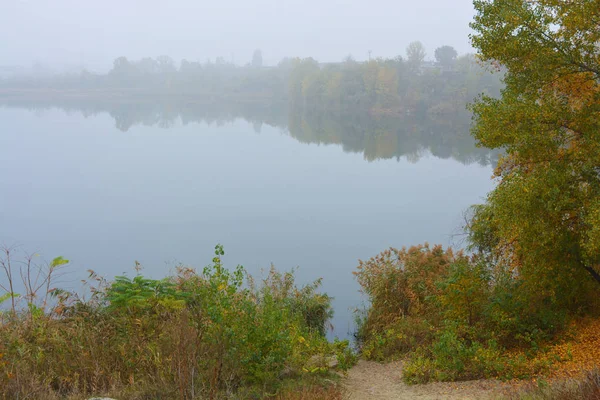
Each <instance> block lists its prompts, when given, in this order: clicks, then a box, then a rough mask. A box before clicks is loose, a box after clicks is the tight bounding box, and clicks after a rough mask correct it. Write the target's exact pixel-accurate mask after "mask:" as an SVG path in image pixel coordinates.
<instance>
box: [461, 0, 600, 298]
mask: <svg viewBox="0 0 600 400" xmlns="http://www.w3.org/2000/svg"><path fill="white" fill-rule="evenodd" d="M474 5H475V10H476V16H475V19H474V22H472V23H471V27H472V28H473V29H474V31H475V33H474V34H473V35H472V37H471V39H472V43H473V45H474V46H475V47H476V48H477V49H478V50H479V56H480V58H481V60H482V61H483V62H486V63H490V65H492V66H494V67H496V68H498V69H500V68H502V69H504V70H505V72H506V74H505V83H506V87H505V89H504V90H503V91H502V95H501V97H500V98H490V97H485V96H483V97H481V98H480V99H479V100H478V101H477V102H476V103H475V104H474V105H473V107H472V108H473V111H474V121H475V124H474V128H473V133H474V136H475V137H476V139H477V140H478V141H479V142H480V144H481V145H483V146H486V147H490V148H500V149H503V150H505V154H506V155H505V157H504V158H503V159H501V161H500V162H499V164H498V166H497V169H496V171H495V176H496V178H497V181H498V185H497V187H496V188H495V189H494V190H493V191H492V192H491V193H490V194H489V195H488V199H487V202H486V204H484V205H482V206H477V207H476V208H475V213H474V216H473V218H472V220H471V223H470V226H469V229H470V234H471V240H472V242H473V244H474V246H475V247H477V248H479V249H480V250H484V251H486V252H487V253H488V254H489V255H491V256H492V257H493V258H494V260H495V261H496V263H497V264H502V265H504V266H505V267H508V269H510V270H511V271H512V272H511V273H513V274H514V275H515V276H519V277H520V278H522V280H523V282H524V285H525V286H524V288H528V289H529V290H531V291H536V292H537V293H538V294H540V298H545V299H546V300H548V299H551V300H550V301H564V302H567V303H568V302H573V301H576V300H574V299H578V298H579V300H578V301H581V299H582V297H583V294H584V293H589V291H590V290H594V289H593V288H592V287H591V286H592V285H593V281H594V280H595V281H597V282H598V283H600V1H599V0H475V1H474ZM590 278H591V279H590Z"/></svg>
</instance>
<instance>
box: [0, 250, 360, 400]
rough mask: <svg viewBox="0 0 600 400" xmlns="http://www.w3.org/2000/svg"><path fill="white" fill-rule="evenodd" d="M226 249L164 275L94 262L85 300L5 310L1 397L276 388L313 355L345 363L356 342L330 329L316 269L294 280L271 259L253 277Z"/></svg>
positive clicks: (176, 394) (179, 394) (186, 395)
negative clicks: (121, 271) (329, 333)
mask: <svg viewBox="0 0 600 400" xmlns="http://www.w3.org/2000/svg"><path fill="white" fill-rule="evenodd" d="M223 254H224V252H223V249H222V247H221V246H217V248H216V251H215V257H214V259H213V262H212V264H211V265H209V266H208V267H206V268H205V269H204V271H203V272H202V273H196V272H195V271H194V270H192V269H189V268H179V269H178V271H177V275H175V276H174V277H170V278H167V279H162V280H153V279H148V278H145V277H143V276H141V275H138V276H136V277H134V278H127V277H117V278H116V279H115V281H114V282H105V281H104V280H102V279H101V278H98V277H96V276H95V275H94V274H92V275H91V277H92V279H93V280H94V281H95V282H97V284H96V285H94V286H93V287H92V293H93V294H92V296H91V298H90V299H88V300H85V301H84V300H82V299H80V298H78V297H77V296H76V295H75V294H72V295H70V296H65V297H63V298H62V300H60V301H58V302H57V304H55V305H53V307H52V309H51V310H50V312H47V313H44V312H42V313H33V312H32V311H31V310H32V309H31V308H30V309H23V310H21V311H19V310H17V311H15V312H9V313H7V314H4V315H3V317H2V321H1V324H0V355H1V357H0V398H7V399H8V398H10V399H12V398H25V397H27V396H29V397H32V396H33V397H36V398H42V397H43V396H48V398H51V397H52V396H57V397H66V396H68V395H80V396H86V395H91V394H102V393H110V392H112V393H121V395H123V396H126V397H127V398H165V399H171V398H172V399H184V400H185V399H194V398H198V397H202V398H204V397H208V398H218V397H220V396H222V395H224V394H227V393H229V394H233V393H236V392H240V393H242V392H246V393H251V392H256V393H258V392H265V391H266V392H269V393H272V394H276V393H277V392H278V388H279V387H280V384H281V379H282V377H289V378H293V377H294V376H302V375H303V374H305V373H304V372H303V369H304V367H305V365H306V364H307V363H308V361H309V360H310V359H311V357H313V356H315V355H322V356H333V355H336V356H337V357H338V360H339V365H338V368H340V369H346V368H349V367H350V366H351V365H352V363H353V362H355V358H354V355H353V354H352V352H351V350H350V347H349V344H348V342H335V343H329V342H328V341H327V340H326V339H325V336H324V335H323V333H324V332H325V326H326V324H327V321H328V318H329V316H330V315H331V306H330V298H329V297H327V296H326V295H323V294H320V293H318V287H319V282H318V281H317V282H315V283H313V284H311V285H308V286H305V287H297V285H296V284H295V282H294V278H293V274H292V273H289V274H280V273H278V272H277V271H275V270H272V271H271V272H270V274H269V276H268V277H267V279H265V280H264V281H263V282H262V283H261V285H254V284H253V283H252V284H250V285H248V286H244V282H245V279H246V273H245V271H244V270H243V268H242V267H237V268H236V269H235V270H233V271H230V270H228V269H226V268H225V267H224V266H223V264H222V260H221V258H222V256H223ZM320 371H321V372H323V371H327V368H321V369H320ZM309 374H310V373H309ZM253 388H255V389H253ZM324 390H325V389H324ZM327 390H329V389H327ZM327 390H325V392H327ZM307 398H308V397H307Z"/></svg>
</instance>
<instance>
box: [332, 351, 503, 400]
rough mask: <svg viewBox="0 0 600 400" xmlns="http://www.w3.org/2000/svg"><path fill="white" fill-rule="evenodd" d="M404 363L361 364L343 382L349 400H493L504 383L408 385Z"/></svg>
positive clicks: (501, 389) (365, 362) (472, 382)
mask: <svg viewBox="0 0 600 400" xmlns="http://www.w3.org/2000/svg"><path fill="white" fill-rule="evenodd" d="M401 372H402V363H401V362H393V363H389V364H379V363H376V362H371V361H363V360H361V361H359V362H358V364H357V365H356V366H355V367H354V368H352V369H351V370H350V371H349V372H348V376H347V378H346V379H345V381H344V387H345V389H346V391H345V399H347V400H404V399H407V400H408V399H421V400H434V399H435V400H437V399H440V400H458V399H493V398H495V397H496V396H498V395H500V394H502V391H503V389H505V388H506V385H505V384H502V383H501V382H497V381H489V380H485V381H484V380H482V381H471V382H458V383H430V384H427V385H414V386H409V385H406V384H404V383H403V382H402V379H401Z"/></svg>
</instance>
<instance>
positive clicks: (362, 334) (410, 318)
mask: <svg viewBox="0 0 600 400" xmlns="http://www.w3.org/2000/svg"><path fill="white" fill-rule="evenodd" d="M464 260H467V257H466V256H465V255H464V254H463V253H462V252H458V253H456V254H455V253H454V252H453V251H452V249H450V248H448V249H446V250H444V249H443V248H442V246H440V245H435V246H433V247H431V246H430V245H429V244H427V243H426V244H424V245H419V246H413V247H411V248H409V249H406V248H402V249H400V250H399V249H395V248H390V249H388V250H386V251H383V252H382V253H380V254H378V255H377V256H375V257H372V258H371V259H369V260H367V261H360V264H359V266H358V270H357V271H355V272H354V274H355V275H356V278H357V280H358V283H359V284H360V286H361V288H362V292H363V293H365V294H366V295H367V296H368V298H369V302H370V307H369V308H368V309H366V310H361V315H359V316H358V321H357V322H358V331H357V332H356V338H357V341H358V344H359V345H360V346H361V347H362V350H363V355H365V356H366V357H367V358H371V359H378V360H382V359H386V358H393V357H395V356H400V355H402V354H404V353H406V352H408V351H410V350H413V349H414V348H415V347H416V346H418V345H419V344H422V343H426V342H430V341H431V339H432V334H433V333H434V329H433V327H434V326H435V325H437V324H439V322H440V320H441V318H442V314H441V313H440V308H439V307H438V305H437V304H436V302H435V301H432V299H435V298H437V297H438V296H440V295H441V293H442V290H441V288H440V286H439V282H440V281H442V280H444V279H445V278H446V277H447V275H448V271H449V269H450V265H451V264H453V263H455V262H457V261H464Z"/></svg>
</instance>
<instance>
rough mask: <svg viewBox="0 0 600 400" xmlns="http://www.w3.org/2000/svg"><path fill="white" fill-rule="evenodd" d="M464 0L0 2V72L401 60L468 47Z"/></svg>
mask: <svg viewBox="0 0 600 400" xmlns="http://www.w3.org/2000/svg"><path fill="white" fill-rule="evenodd" d="M473 14H474V12H473V7H472V4H471V0H411V1H409V0H343V1H342V0H215V1H205V0H0V38H1V40H0V66H1V65H24V66H30V65H31V64H32V63H34V62H42V63H45V64H47V65H51V66H53V67H58V68H64V67H69V66H71V67H72V66H77V65H85V66H87V67H88V68H90V69H92V70H97V71H102V70H107V69H108V68H110V67H111V65H112V60H113V59H114V58H116V57H118V56H121V55H124V56H127V57H128V58H130V59H138V58H141V57H145V56H151V57H155V56H158V55H162V54H166V55H170V56H171V57H173V58H174V59H175V60H176V61H177V63H178V62H179V61H180V60H181V59H183V58H185V59H187V60H190V61H205V60H206V59H207V58H210V59H212V60H214V59H215V57H217V56H223V57H224V58H225V59H227V60H228V61H229V60H231V59H232V58H233V59H234V61H235V62H236V63H237V64H245V63H247V62H248V61H249V60H250V59H251V57H252V52H253V50H254V49H256V48H260V49H261V50H262V52H263V56H264V60H265V63H266V64H275V63H277V62H278V61H279V60H280V59H281V58H283V57H286V56H301V57H307V56H312V57H314V58H316V59H318V60H319V61H338V60H341V59H342V58H343V57H345V56H347V55H348V54H352V55H353V56H354V57H355V58H356V59H358V60H361V59H365V58H367V51H368V50H372V52H373V53H372V54H373V57H393V56H396V55H398V54H401V55H404V49H405V48H406V45H407V44H408V43H409V42H411V41H413V40H421V41H422V42H423V43H424V44H425V46H426V48H427V50H428V58H432V57H433V50H434V49H435V48H436V47H438V46H441V45H444V44H448V45H451V46H454V47H455V48H456V49H457V50H458V52H459V53H465V52H468V51H471V47H470V46H469V41H468V34H469V32H470V29H469V27H468V23H469V22H470V21H471V19H472V17H473Z"/></svg>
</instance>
